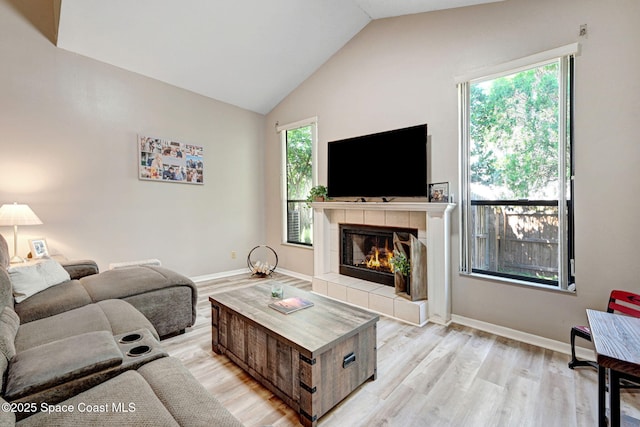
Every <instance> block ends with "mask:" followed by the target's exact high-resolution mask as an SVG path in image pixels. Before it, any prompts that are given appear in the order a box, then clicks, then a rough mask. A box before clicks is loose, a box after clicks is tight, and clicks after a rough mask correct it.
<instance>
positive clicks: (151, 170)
mask: <svg viewBox="0 0 640 427" xmlns="http://www.w3.org/2000/svg"><path fill="white" fill-rule="evenodd" d="M138 178H139V179H141V180H145V181H160V182H174V183H181V184H198V185H202V184H204V148H203V147H202V146H200V145H194V144H185V143H183V142H177V141H173V140H170V139H163V138H157V137H154V136H145V135H138Z"/></svg>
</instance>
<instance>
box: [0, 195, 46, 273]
mask: <svg viewBox="0 0 640 427" xmlns="http://www.w3.org/2000/svg"><path fill="white" fill-rule="evenodd" d="M38 224H42V221H40V218H38V216H37V215H36V214H35V213H34V212H33V211H32V210H31V208H30V207H29V206H28V205H22V204H20V205H19V204H18V203H13V204H12V205H7V204H5V205H2V206H0V226H3V225H5V226H8V225H12V226H13V258H11V261H10V262H11V263H12V264H14V263H18V262H24V259H22V258H20V257H19V256H18V226H19V225H38Z"/></svg>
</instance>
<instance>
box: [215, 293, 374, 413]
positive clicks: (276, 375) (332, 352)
mask: <svg viewBox="0 0 640 427" xmlns="http://www.w3.org/2000/svg"><path fill="white" fill-rule="evenodd" d="M283 287H284V298H288V297H292V296H300V297H303V298H305V299H307V300H309V301H312V302H313V303H314V306H313V307H309V308H305V309H303V310H300V311H296V312H294V313H290V314H283V313H280V312H278V311H276V310H274V309H273V308H270V307H269V306H268V304H269V303H271V302H273V301H274V300H272V299H271V282H267V283H262V284H258V285H255V286H252V287H249V288H244V289H238V290H233V291H228V292H224V293H220V294H216V295H214V296H212V297H209V301H210V302H211V340H212V348H213V351H214V352H216V353H219V354H224V355H226V356H227V357H229V359H231V360H232V361H233V362H234V363H236V364H237V365H238V366H240V367H241V368H242V369H244V370H245V371H246V372H247V373H249V375H251V376H252V377H253V378H255V379H256V380H257V381H258V382H260V384H262V385H263V386H265V387H266V388H268V389H269V390H270V391H271V392H273V393H274V394H275V395H276V396H278V397H279V398H281V399H282V400H283V401H284V402H286V404H287V405H289V406H290V407H292V408H293V409H294V410H296V411H298V413H299V414H300V422H301V423H302V424H303V425H305V426H315V425H316V423H317V421H318V418H320V417H321V416H322V415H324V414H325V413H326V412H328V411H329V410H330V409H331V408H333V407H334V406H335V405H336V404H337V403H338V402H340V401H341V400H342V399H344V398H345V397H346V396H348V395H349V393H351V392H352V391H353V390H355V389H356V388H357V387H359V386H360V385H361V384H362V383H364V382H365V381H367V380H368V379H374V380H375V378H376V369H377V358H376V323H377V321H378V320H379V316H378V315H376V314H374V313H371V312H368V311H365V310H362V309H359V308H356V307H351V306H349V305H346V304H343V303H341V302H339V301H334V300H331V299H328V298H325V297H322V296H320V295H316V294H313V293H311V292H307V291H304V290H301V289H298V288H295V287H291V286H287V285H283Z"/></svg>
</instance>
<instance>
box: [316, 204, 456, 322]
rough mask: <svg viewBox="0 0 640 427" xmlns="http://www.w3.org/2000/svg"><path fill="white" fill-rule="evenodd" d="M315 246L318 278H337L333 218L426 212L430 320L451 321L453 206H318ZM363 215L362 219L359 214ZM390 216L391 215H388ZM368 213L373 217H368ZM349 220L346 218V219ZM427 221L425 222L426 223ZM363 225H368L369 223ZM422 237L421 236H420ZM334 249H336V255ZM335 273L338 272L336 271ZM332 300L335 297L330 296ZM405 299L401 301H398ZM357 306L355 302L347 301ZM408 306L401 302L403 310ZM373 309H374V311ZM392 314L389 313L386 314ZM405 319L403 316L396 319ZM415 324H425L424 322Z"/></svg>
mask: <svg viewBox="0 0 640 427" xmlns="http://www.w3.org/2000/svg"><path fill="white" fill-rule="evenodd" d="M311 205H312V207H313V209H314V216H313V218H314V220H313V242H314V258H313V260H314V263H313V267H314V270H313V275H314V279H315V278H324V277H326V275H337V274H338V271H337V267H336V263H335V262H332V256H333V255H332V253H333V252H335V247H336V244H337V243H336V239H337V232H336V229H335V228H336V221H335V220H334V219H332V215H333V214H334V213H335V212H339V211H340V210H344V211H349V212H348V216H350V217H351V218H353V217H361V218H366V217H367V216H373V217H375V216H376V214H383V215H389V216H396V214H402V213H403V212H407V213H415V212H424V213H425V216H426V223H425V224H426V231H423V232H424V233H425V235H423V236H422V238H425V239H426V244H427V301H426V305H427V313H426V316H427V320H428V321H430V322H434V323H438V324H444V325H446V324H448V323H450V321H451V254H450V251H451V212H452V211H453V209H455V207H456V205H455V204H453V203H427V202H422V203H420V202H337V201H336V202H314V203H312V204H311ZM353 211H362V215H361V216H359V215H358V212H353ZM386 212H389V214H387V213H386ZM367 213H368V214H369V215H367ZM345 216H346V215H345ZM423 221H424V219H423ZM363 223H365V224H366V223H367V222H366V220H364V221H363ZM419 237H420V236H419ZM332 249H334V250H333V251H332ZM334 270H335V271H334ZM330 296H331V295H330ZM398 298H401V297H398ZM347 302H353V301H347ZM401 304H405V303H404V302H402V301H397V303H396V304H395V305H396V306H399V305H401ZM370 308H371V307H370ZM385 314H389V313H385ZM396 317H402V316H396ZM414 323H420V324H422V323H424V322H423V321H422V320H421V321H419V322H417V321H416V322H414Z"/></svg>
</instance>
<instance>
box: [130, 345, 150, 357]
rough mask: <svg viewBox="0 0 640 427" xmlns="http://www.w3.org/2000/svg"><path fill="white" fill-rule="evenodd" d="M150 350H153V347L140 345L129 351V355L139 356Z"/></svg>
mask: <svg viewBox="0 0 640 427" xmlns="http://www.w3.org/2000/svg"><path fill="white" fill-rule="evenodd" d="M149 352H151V347H149V346H148V345H138V346H136V347H133V348H132V349H131V350H129V351H127V356H131V357H138V356H142V355H143V354H147V353H149Z"/></svg>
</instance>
